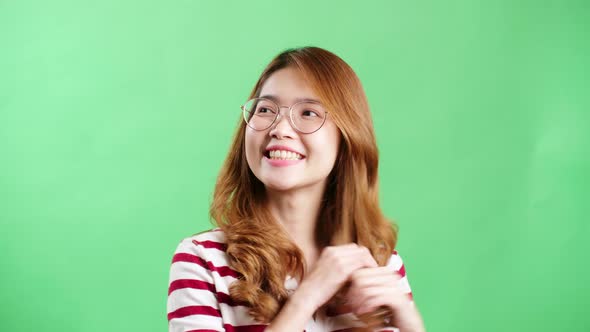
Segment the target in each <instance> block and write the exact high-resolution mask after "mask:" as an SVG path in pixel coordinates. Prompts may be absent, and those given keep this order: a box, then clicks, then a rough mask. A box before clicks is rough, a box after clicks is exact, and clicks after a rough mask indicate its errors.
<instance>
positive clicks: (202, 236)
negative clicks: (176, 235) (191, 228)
mask: <svg viewBox="0 0 590 332" xmlns="http://www.w3.org/2000/svg"><path fill="white" fill-rule="evenodd" d="M226 249H227V245H226V242H225V234H224V233H223V231H221V230H220V229H218V228H215V229H211V230H207V231H203V232H200V233H197V234H194V235H192V236H189V237H186V238H184V239H182V240H181V241H180V243H179V244H178V246H177V247H176V250H175V252H174V256H173V258H172V263H175V262H178V261H186V260H189V261H194V262H195V263H199V261H203V260H204V261H205V262H201V263H207V262H210V263H212V264H214V265H215V266H226V265H227V257H226V253H225V251H226Z"/></svg>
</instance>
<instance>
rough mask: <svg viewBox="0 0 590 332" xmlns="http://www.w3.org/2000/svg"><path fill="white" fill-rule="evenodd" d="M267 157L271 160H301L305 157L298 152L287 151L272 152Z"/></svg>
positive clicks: (268, 152)
mask: <svg viewBox="0 0 590 332" xmlns="http://www.w3.org/2000/svg"><path fill="white" fill-rule="evenodd" d="M266 154H267V156H266V157H268V158H269V159H271V160H300V159H303V156H302V155H300V154H299V153H297V152H292V151H286V150H271V151H267V152H266Z"/></svg>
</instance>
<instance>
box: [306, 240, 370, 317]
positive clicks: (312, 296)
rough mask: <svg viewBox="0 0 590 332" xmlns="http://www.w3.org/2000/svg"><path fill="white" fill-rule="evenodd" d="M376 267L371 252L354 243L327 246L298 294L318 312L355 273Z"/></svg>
mask: <svg viewBox="0 0 590 332" xmlns="http://www.w3.org/2000/svg"><path fill="white" fill-rule="evenodd" d="M377 267H378V265H377V263H376V262H375V260H374V259H373V256H371V253H370V252H369V249H367V248H365V247H361V246H359V245H357V244H355V243H351V244H345V245H339V246H332V247H326V248H325V249H324V250H323V251H322V253H321V254H320V257H319V258H318V260H317V262H316V264H315V266H314V268H313V269H312V270H311V271H310V272H309V273H308V274H307V276H306V277H305V278H304V279H303V282H302V283H301V285H300V286H299V287H298V290H297V291H296V293H300V294H301V293H304V294H305V297H306V298H307V300H308V301H311V304H312V305H313V308H314V311H315V310H316V309H317V308H319V307H321V306H322V305H323V304H324V303H326V302H327V301H328V300H330V299H331V298H332V297H333V296H334V294H336V292H337V291H338V290H339V289H340V288H341V287H342V286H343V285H344V284H345V283H346V282H347V281H348V280H349V279H350V277H351V275H352V274H353V273H354V272H355V271H357V270H359V269H362V268H377ZM308 303H310V302H308Z"/></svg>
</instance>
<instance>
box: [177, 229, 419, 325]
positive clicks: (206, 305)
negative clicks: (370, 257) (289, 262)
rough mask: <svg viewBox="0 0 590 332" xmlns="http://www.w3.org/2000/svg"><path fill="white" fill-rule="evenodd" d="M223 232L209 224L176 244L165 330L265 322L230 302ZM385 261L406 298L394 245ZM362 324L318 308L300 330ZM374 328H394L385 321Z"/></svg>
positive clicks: (230, 273) (231, 274) (290, 283)
mask: <svg viewBox="0 0 590 332" xmlns="http://www.w3.org/2000/svg"><path fill="white" fill-rule="evenodd" d="M225 248H226V245H225V236H224V234H223V232H222V231H221V230H219V229H214V230H211V231H207V232H204V233H200V234H197V235H193V236H192V237H189V238H186V239H184V240H182V241H181V242H180V244H179V245H178V247H177V249H176V251H175V253H174V256H173V258H172V265H171V267H170V283H169V288H168V304H167V309H168V310H167V311H168V328H169V331H170V332H209V331H228V332H233V331H236V332H258V331H264V329H265V327H266V325H264V324H261V323H260V322H257V321H255V320H254V319H253V318H252V317H251V316H250V315H249V314H248V307H246V306H243V305H240V304H238V303H235V302H234V301H233V300H232V299H231V298H230V296H229V286H230V285H231V284H232V283H233V282H234V281H235V280H236V279H237V278H238V276H239V274H238V272H236V271H234V270H232V269H231V267H230V266H229V261H228V257H227V254H226V253H225ZM387 265H388V266H391V267H393V268H394V269H395V270H396V271H398V273H399V274H400V275H401V277H402V278H401V279H400V281H399V284H398V287H399V289H401V290H402V292H404V293H407V294H408V295H409V297H410V299H411V298H412V293H411V290H410V284H409V283H408V279H407V276H406V273H405V268H404V265H403V262H402V259H401V257H400V256H399V255H398V254H397V252H396V251H394V252H393V254H392V256H391V257H390V259H389V261H388V263H387ZM285 288H286V289H287V290H288V291H289V292H293V291H294V290H295V289H296V288H297V280H296V279H295V278H290V277H287V279H286V280H285ZM358 326H362V323H360V322H359V321H358V320H357V319H356V316H354V314H352V313H344V314H339V313H329V312H328V313H326V312H320V311H318V312H317V314H316V315H315V318H312V319H310V320H309V321H308V322H307V324H306V327H305V331H306V332H336V331H338V332H343V331H347V329H350V328H353V327H358ZM380 331H398V329H396V328H393V327H389V328H385V329H382V330H380Z"/></svg>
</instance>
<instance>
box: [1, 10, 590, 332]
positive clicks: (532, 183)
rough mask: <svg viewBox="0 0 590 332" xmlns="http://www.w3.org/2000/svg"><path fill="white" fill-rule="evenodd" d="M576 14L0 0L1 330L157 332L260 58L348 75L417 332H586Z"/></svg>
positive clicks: (587, 271)
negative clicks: (319, 53) (373, 143)
mask: <svg viewBox="0 0 590 332" xmlns="http://www.w3.org/2000/svg"><path fill="white" fill-rule="evenodd" d="M589 13H590V3H589V2H588V1H468V0H456V1H455V0H451V1H432V0H429V1H349V2H348V1H324V2H321V1H303V0H300V1H291V2H275V1H248V2H246V1H197V0H193V1H189V0H183V1H180V0H178V1H137V0H121V1H116V0H103V1H67V2H66V1H25V0H23V1H17V0H15V1H5V0H0V158H1V159H0V234H1V238H0V269H1V270H0V296H1V303H0V331H10V332H12V331H14V332H17V331H18V332H20V331H23V332H24V331H50V332H54V331H55V332H57V331H60V332H61V331H80V332H99V331H100V332H105V331H154V332H155V331H166V330H167V321H166V297H167V286H168V269H169V266H170V261H171V258H172V253H173V251H174V249H175V248H176V245H177V244H178V243H179V241H180V240H181V239H182V238H184V237H187V236H190V235H191V234H193V233H196V232H198V231H202V230H205V229H208V228H211V224H210V222H209V219H208V204H209V202H210V200H211V194H212V191H213V187H214V181H215V178H216V175H217V172H218V170H219V168H220V165H221V163H222V161H223V159H224V157H225V155H226V153H227V150H228V147H229V143H230V139H231V136H232V134H233V130H234V128H235V125H236V123H237V121H238V120H239V116H240V109H239V105H241V104H242V103H243V102H244V101H245V99H246V97H247V96H248V93H249V92H250V89H251V88H252V87H253V85H254V83H255V81H256V79H257V77H258V75H259V74H260V72H261V71H262V69H263V68H264V66H265V65H266V64H267V63H268V62H269V61H270V60H271V58H272V57H273V56H274V55H276V54H277V53H279V52H280V51H283V50H284V49H286V48H290V47H297V46H307V45H314V46H320V47H323V48H326V49H328V50H330V51H333V52H335V53H336V54H338V55H339V56H341V57H342V58H343V59H344V60H345V61H347V62H348V63H349V64H350V65H351V66H352V67H353V68H354V69H355V71H356V72H357V73H358V75H359V77H360V78H361V81H362V82H363V85H364V87H365V90H366V93H367V95H368V98H369V102H370V105H371V110H372V112H373V117H374V120H375V127H376V133H377V139H378V144H379V149H380V157H381V164H380V190H381V201H382V205H383V208H384V210H385V212H386V214H387V215H388V216H389V217H391V218H392V219H395V220H396V221H397V222H398V224H399V226H400V237H399V245H398V250H399V252H400V254H401V255H402V257H403V258H404V260H405V263H406V268H407V272H408V277H409V280H410V283H411V286H412V288H413V291H414V296H415V300H416V302H417V304H418V306H419V308H420V310H421V312H422V314H423V316H424V320H425V323H426V326H427V329H428V331H455V332H458V331H465V332H467V331H482V332H483V331H489V332H492V331H535V332H539V331H590V316H589V315H588V312H589V308H590V268H589V265H590V263H589V262H588V261H589V258H590V245H589V244H588V238H589V237H590V230H589V225H588V224H589V222H590V220H589V218H588V215H589V214H590V207H589V205H590V156H589V154H590V97H589V95H590V88H589V86H590V84H589V83H590V82H589V77H590V70H589V65H590V61H589V59H590V45H589V40H590V34H589V32H590V24H589V22H590V15H589Z"/></svg>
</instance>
